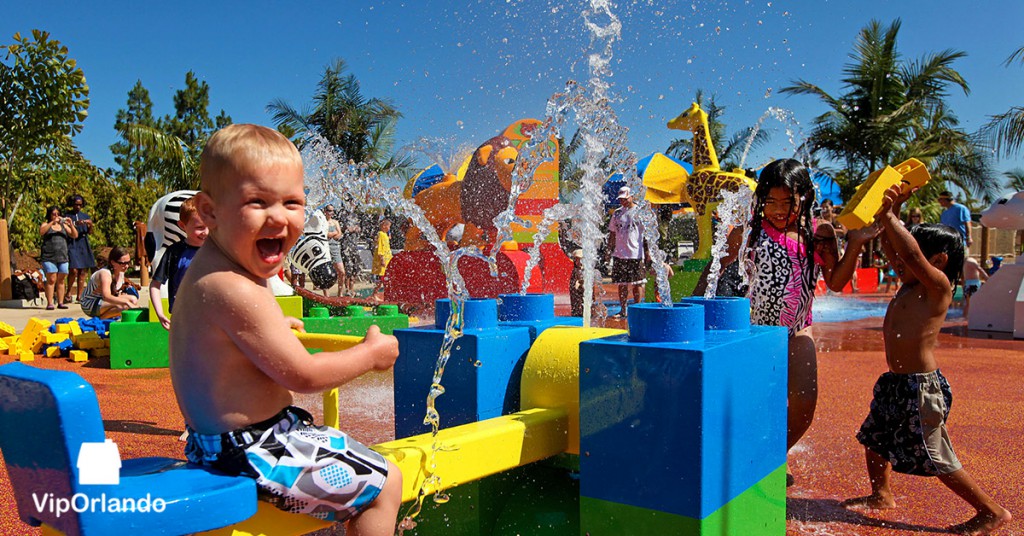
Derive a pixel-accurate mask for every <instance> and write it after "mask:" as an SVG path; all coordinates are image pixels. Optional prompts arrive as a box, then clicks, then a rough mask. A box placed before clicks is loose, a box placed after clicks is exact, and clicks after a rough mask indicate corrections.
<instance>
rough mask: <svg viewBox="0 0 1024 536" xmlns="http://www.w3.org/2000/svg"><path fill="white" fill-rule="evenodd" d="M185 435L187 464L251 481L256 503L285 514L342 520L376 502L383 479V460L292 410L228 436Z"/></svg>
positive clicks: (304, 412)
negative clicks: (254, 486)
mask: <svg viewBox="0 0 1024 536" xmlns="http://www.w3.org/2000/svg"><path fill="white" fill-rule="evenodd" d="M186 428H188V427H186ZM188 432H189V436H188V442H187V443H186V444H185V456H186V457H187V458H188V461H190V462H192V463H197V464H201V465H206V466H209V467H212V468H214V469H217V470H219V471H223V472H225V473H228V474H234V475H246V476H251V477H253V478H255V479H256V486H257V487H258V488H259V497H260V499H261V500H264V501H267V502H269V503H271V504H273V505H274V506H275V507H277V508H279V509H281V510H284V511H286V512H292V513H301V514H308V515H311V516H314V517H318V518H320V519H325V520H329V521H344V520H346V519H348V518H350V517H352V516H354V515H356V514H358V513H359V512H360V511H362V510H363V509H365V508H366V507H367V506H368V505H369V504H370V503H372V502H373V500H374V499H375V498H377V495H378V494H379V493H380V490H381V489H382V488H383V487H384V482H385V480H387V476H388V464H387V461H386V460H385V459H384V457H383V456H381V455H380V454H378V453H376V452H374V451H372V450H370V449H369V448H367V447H366V446H364V445H362V444H360V443H358V442H356V441H354V440H352V439H351V438H349V437H348V435H346V434H345V433H344V432H341V431H339V430H335V429H333V428H328V427H326V426H314V425H313V417H312V416H311V415H310V414H309V413H307V412H306V411H305V410H303V409H301V408H297V407H294V406H292V407H287V408H285V409H283V410H281V412H280V413H278V414H277V415H275V416H274V417H271V418H270V419H267V420H266V421H263V422H261V423H257V424H253V425H251V426H247V427H245V428H241V429H239V430H235V431H233V432H227V433H224V434H198V433H196V432H195V431H194V430H192V429H191V428H188Z"/></svg>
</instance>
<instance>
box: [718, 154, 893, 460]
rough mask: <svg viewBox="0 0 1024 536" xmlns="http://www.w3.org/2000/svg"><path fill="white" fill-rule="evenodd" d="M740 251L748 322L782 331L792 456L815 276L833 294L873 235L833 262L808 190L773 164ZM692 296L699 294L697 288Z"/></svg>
mask: <svg viewBox="0 0 1024 536" xmlns="http://www.w3.org/2000/svg"><path fill="white" fill-rule="evenodd" d="M754 197H755V199H756V206H755V208H754V212H753V218H752V220H751V223H750V228H751V229H753V231H752V232H751V233H750V237H749V240H748V243H747V246H748V248H749V251H750V259H751V260H752V261H753V266H754V275H753V277H752V279H751V283H750V289H749V291H748V296H749V298H750V309H751V312H750V318H751V322H753V323H754V324H759V325H767V326H784V327H786V328H788V329H789V408H788V412H789V415H788V417H789V430H788V438H787V439H788V445H787V446H788V447H789V448H792V446H793V445H795V444H796V442H797V441H799V440H800V438H801V437H803V435H804V433H805V432H807V429H808V428H810V426H811V421H812V420H813V419H814V410H815V407H816V406H817V401H818V360H817V354H816V351H815V348H814V339H813V338H812V335H811V304H812V303H813V301H814V289H815V286H816V285H817V281H818V276H819V274H820V275H821V276H823V277H824V279H825V283H826V284H827V285H828V287H829V288H830V289H832V290H835V291H839V290H841V289H842V288H843V287H844V286H846V284H847V283H848V282H849V281H850V279H851V278H852V276H853V272H854V270H855V269H856V267H857V257H858V253H859V252H860V250H861V247H862V246H863V245H864V244H865V243H867V242H868V241H869V240H871V239H872V238H874V237H875V236H877V235H878V229H877V228H876V227H874V226H872V227H867V228H865V229H862V230H858V231H851V232H850V234H848V235H847V236H848V243H847V248H846V252H845V254H844V255H843V256H842V258H841V259H840V258H838V257H839V254H838V249H839V245H838V243H837V241H836V234H835V229H833V227H832V225H831V224H829V223H828V222H821V223H820V224H819V225H817V228H816V229H815V224H816V223H817V222H815V221H814V220H813V219H812V217H811V209H812V207H813V206H814V183H812V182H811V177H810V175H809V174H808V172H807V168H805V167H804V166H803V164H801V163H800V162H798V161H796V160H791V159H790V160H776V161H775V162H772V163H771V164H768V165H767V166H766V167H765V168H764V169H763V170H762V171H761V176H760V178H759V179H758V181H757V189H756V190H754ZM741 242H742V229H733V231H732V232H731V233H730V235H729V247H728V251H727V253H726V256H725V258H723V259H722V268H723V270H724V269H725V267H726V266H728V265H729V264H731V263H733V262H735V261H736V259H737V256H738V254H739V249H740V247H739V246H740V243H741ZM698 291H701V289H700V288H699V287H698Z"/></svg>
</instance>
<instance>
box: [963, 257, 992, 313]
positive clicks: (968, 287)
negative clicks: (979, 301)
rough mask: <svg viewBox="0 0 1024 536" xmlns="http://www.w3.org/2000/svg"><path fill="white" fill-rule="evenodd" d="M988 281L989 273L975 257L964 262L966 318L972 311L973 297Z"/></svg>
mask: <svg viewBox="0 0 1024 536" xmlns="http://www.w3.org/2000/svg"><path fill="white" fill-rule="evenodd" d="M982 281H988V273H987V272H985V269H984V268H982V267H981V263H979V262H978V261H977V259H975V258H974V257H967V258H966V259H965V260H964V318H967V314H968V313H969V312H970V310H971V295H972V294H974V293H975V292H978V289H980V288H981V282H982Z"/></svg>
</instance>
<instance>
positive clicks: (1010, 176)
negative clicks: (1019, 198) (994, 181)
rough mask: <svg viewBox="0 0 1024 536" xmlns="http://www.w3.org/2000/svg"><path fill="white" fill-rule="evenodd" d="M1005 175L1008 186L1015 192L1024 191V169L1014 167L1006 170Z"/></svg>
mask: <svg viewBox="0 0 1024 536" xmlns="http://www.w3.org/2000/svg"><path fill="white" fill-rule="evenodd" d="M1003 176H1004V177H1006V188H1007V189H1008V190H1010V191H1013V192H1021V191H1024V169H1021V168H1013V169H1011V170H1010V171H1004V172H1003Z"/></svg>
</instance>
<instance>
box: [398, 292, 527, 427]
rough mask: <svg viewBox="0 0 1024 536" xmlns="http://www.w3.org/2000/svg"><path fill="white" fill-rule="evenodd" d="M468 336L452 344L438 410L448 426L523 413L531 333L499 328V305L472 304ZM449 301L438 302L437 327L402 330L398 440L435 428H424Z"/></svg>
mask: <svg viewBox="0 0 1024 536" xmlns="http://www.w3.org/2000/svg"><path fill="white" fill-rule="evenodd" d="M463 310H464V314H463V317H464V327H463V335H462V337H460V338H458V339H457V340H455V342H454V344H453V345H452V351H451V356H450V358H449V359H448V361H447V363H446V364H445V366H444V375H443V377H442V379H441V385H442V386H443V387H444V389H445V393H444V394H443V395H441V396H440V397H438V398H437V401H436V408H437V410H438V412H439V413H440V415H441V425H442V427H445V428H447V427H449V426H457V425H460V424H466V423H470V422H476V421H480V420H483V419H489V418H492V417H498V416H501V415H505V414H508V413H513V412H515V411H518V409H519V380H520V374H519V371H521V370H522V364H523V361H524V360H525V358H526V353H527V351H529V349H530V344H531V338H530V330H529V329H528V328H525V327H521V326H501V325H498V317H497V316H498V315H497V302H495V300H493V299H471V300H467V301H466V303H465V307H464V309H463ZM450 311H451V303H450V302H449V300H438V301H437V312H436V315H435V318H436V320H435V323H434V327H433V328H410V329H396V330H395V331H394V335H395V337H397V338H398V347H399V351H400V352H401V356H400V357H399V358H398V361H396V362H395V370H394V382H395V387H394V397H395V437H409V436H412V435H416V434H421V433H424V432H429V431H430V429H429V427H427V426H426V425H424V424H423V416H424V414H425V413H426V400H427V394H428V393H429V389H430V385H431V383H432V379H433V376H434V370H435V368H436V367H437V361H438V356H439V355H440V353H441V346H442V344H443V342H444V334H445V331H444V326H445V323H446V322H447V321H448V317H449V316H450Z"/></svg>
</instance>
